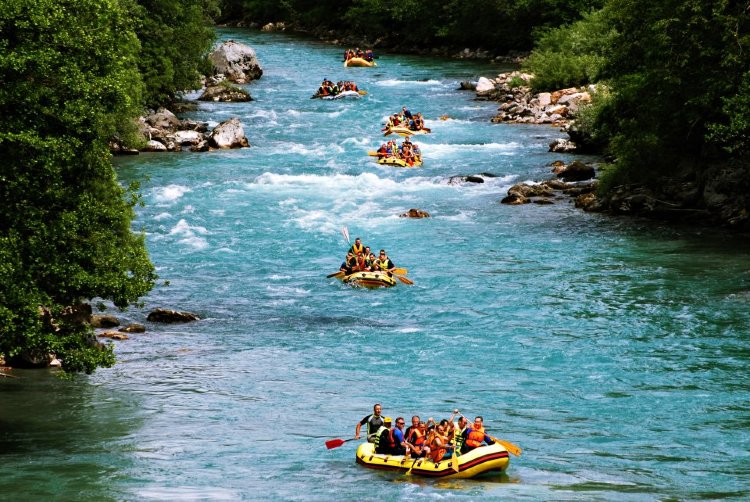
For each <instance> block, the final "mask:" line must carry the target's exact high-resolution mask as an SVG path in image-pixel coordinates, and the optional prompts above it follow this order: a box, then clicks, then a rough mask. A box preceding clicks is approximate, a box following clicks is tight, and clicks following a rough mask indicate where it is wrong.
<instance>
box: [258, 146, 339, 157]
mask: <svg viewBox="0 0 750 502" xmlns="http://www.w3.org/2000/svg"><path fill="white" fill-rule="evenodd" d="M269 153H270V154H271V155H294V154H297V155H305V156H312V157H328V156H331V155H334V154H337V153H344V147H342V146H341V145H337V144H335V143H329V144H326V145H323V144H320V143H314V144H313V145H310V146H308V145H303V144H302V143H278V144H277V145H276V146H275V147H274V148H273V149H272V150H271V151H270V152H269Z"/></svg>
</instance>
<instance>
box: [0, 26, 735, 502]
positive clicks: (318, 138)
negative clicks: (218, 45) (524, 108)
mask: <svg viewBox="0 0 750 502" xmlns="http://www.w3.org/2000/svg"><path fill="white" fill-rule="evenodd" d="M219 36H220V39H222V40H224V39H234V40H237V41H241V42H243V43H246V44H248V45H251V46H252V47H254V48H255V49H256V50H257V53H258V57H259V59H260V62H261V64H262V65H263V67H264V70H265V73H264V75H263V77H262V78H261V79H260V80H258V81H255V82H252V83H251V84H249V85H247V86H246V88H247V89H248V90H249V91H250V93H251V95H252V96H253V98H254V99H255V100H254V101H252V102H249V103H201V104H200V106H199V108H198V110H197V111H196V112H191V113H190V114H189V117H191V118H194V119H198V120H204V121H208V122H210V123H211V124H216V123H218V122H221V121H223V120H225V119H227V118H230V117H238V118H239V119H240V120H241V121H242V123H243V125H244V127H245V131H246V134H247V136H248V138H249V140H250V143H251V147H250V148H246V149H239V150H231V151H217V152H209V153H188V152H183V153H181V154H166V153H162V154H142V155H139V156H137V157H130V158H119V159H116V167H117V170H118V176H119V178H120V179H121V181H122V182H124V183H128V182H131V181H135V180H139V181H140V182H141V191H142V193H143V198H144V202H145V206H144V207H141V208H138V218H137V220H136V221H135V222H134V228H135V229H136V230H139V231H140V230H143V231H144V232H145V233H146V236H147V243H148V248H149V252H150V254H151V258H152V260H153V262H154V263H155V265H156V266H157V269H158V273H159V275H160V278H161V279H160V282H159V285H158V286H157V287H156V288H155V289H154V290H153V291H152V292H151V294H150V295H149V296H148V297H146V298H145V299H144V301H145V306H144V307H143V308H134V309H131V310H129V311H128V312H126V313H124V314H118V315H119V316H120V318H121V319H122V321H123V322H131V321H133V322H142V323H145V324H146V325H147V327H148V331H147V332H146V333H144V334H133V335H131V339H130V340H127V341H121V342H116V344H117V345H116V353H117V356H118V363H117V365H116V366H115V367H113V368H110V369H100V370H98V371H97V372H96V373H95V374H93V375H91V376H85V375H80V376H76V377H74V378H73V379H71V380H64V379H59V378H57V377H56V376H54V374H53V372H47V371H17V372H16V373H15V374H16V375H18V376H20V377H21V378H17V379H0V459H1V460H2V462H0V499H6V500H11V499H12V500H23V499H28V500H31V499H38V500H52V499H56V500H97V501H98V500H404V499H410V500H412V499H450V500H454V499H458V500H482V499H493V500H496V499H499V498H501V497H502V498H509V499H513V500H689V499H736V500H740V499H747V498H748V497H750V435H748V428H749V427H750V397H749V396H750V378H748V373H747V372H748V367H749V363H750V344H749V343H748V341H749V337H750V334H749V333H748V327H750V310H749V309H748V308H747V306H748V301H749V300H750V253H748V249H750V248H748V241H747V239H746V238H743V237H738V236H731V235H727V234H725V233H722V232H720V231H716V230H712V229H690V228H673V227H668V226H662V225H660V224H657V223H653V222H646V221H641V220H635V219H618V218H611V217H608V216H604V215H598V214H586V213H582V212H580V211H579V210H577V209H575V208H574V207H573V205H572V204H571V203H570V201H569V200H567V199H559V200H556V201H555V204H553V205H546V206H540V205H535V204H530V205H526V206H522V207H510V206H506V205H502V204H500V202H499V201H500V199H501V198H502V197H503V196H505V194H506V192H507V189H508V188H509V187H510V186H511V185H512V184H513V183H517V182H520V181H526V180H535V181H540V180H543V179H546V178H547V177H549V176H550V169H551V168H550V163H551V162H552V161H554V160H557V159H563V160H566V161H570V160H572V159H574V158H576V157H575V156H570V155H568V156H561V155H559V154H551V153H548V152H547V149H548V144H549V142H550V141H551V140H552V139H554V138H557V137H561V136H562V134H561V133H560V132H559V131H558V130H556V129H554V128H550V127H546V126H523V125H510V124H492V123H490V118H491V117H492V116H493V115H494V113H495V110H496V106H497V105H496V104H495V103H488V102H481V101H475V100H474V99H473V98H474V95H473V93H470V92H469V93H467V92H462V91H458V90H456V89H457V87H458V83H459V82H460V81H462V80H476V78H478V77H479V76H493V75H495V74H497V73H499V72H500V71H503V70H504V68H502V67H498V66H493V65H489V64H485V63H477V62H466V61H458V60H452V59H441V58H431V57H418V56H404V55H393V54H387V53H384V54H380V57H379V59H378V60H377V61H378V66H377V67H376V68H351V69H345V68H343V66H342V62H341V55H342V49H341V48H340V47H333V46H328V45H324V44H321V43H317V42H313V41H309V40H305V39H300V38H295V37H291V36H288V35H284V34H264V33H260V32H256V31H244V30H230V29H223V30H220V31H219ZM324 77H326V78H329V79H331V80H334V81H335V80H340V79H352V80H354V81H356V82H357V84H359V86H360V88H361V89H365V90H367V92H368V94H367V95H366V96H364V97H362V98H361V99H359V100H351V101H346V100H336V101H321V100H311V99H309V98H310V96H311V95H312V94H313V93H314V92H315V90H316V89H317V87H318V85H320V82H321V80H322V79H323V78H324ZM403 105H407V106H408V107H409V108H410V109H411V111H412V112H417V111H420V112H422V113H423V115H424V116H425V117H426V118H427V126H428V127H431V128H432V130H433V133H432V134H430V135H425V136H420V137H418V138H417V140H416V142H417V143H418V144H419V145H420V146H421V148H422V151H423V155H424V159H425V161H424V167H422V168H420V169H409V170H401V169H394V168H390V167H386V166H378V165H377V164H376V163H375V162H374V161H373V159H372V158H370V157H368V156H367V151H368V150H373V149H375V148H377V147H378V146H379V145H380V143H381V142H382V141H383V136H382V133H381V132H380V127H381V126H382V123H383V121H384V119H385V118H386V116H387V115H388V114H389V113H392V112H395V111H397V110H399V109H400V108H401V106H403ZM441 115H448V116H449V117H450V120H445V121H442V120H439V119H438V117H440V116H441ZM476 173H490V174H492V175H493V177H488V178H486V182H485V183H483V184H460V183H459V184H450V183H449V182H448V180H449V178H450V177H451V176H456V175H468V174H476ZM409 208H419V209H421V210H424V211H427V212H429V213H431V214H432V217H431V218H427V219H421V220H414V219H408V218H399V214H401V213H404V212H405V211H407V210H408V209H409ZM342 227H347V228H348V230H349V232H350V235H351V238H352V239H353V238H354V237H361V238H362V240H363V241H364V242H365V244H368V245H371V246H372V247H373V248H374V249H380V248H385V249H386V250H387V252H388V253H389V255H390V256H391V258H392V259H393V261H394V262H395V263H396V265H397V266H399V267H404V268H407V269H408V270H409V272H408V277H409V278H410V279H412V280H413V281H414V285H413V286H407V285H405V284H402V283H399V284H398V285H397V286H396V287H394V288H391V289H388V290H374V291H370V290H356V289H352V288H349V287H347V286H345V285H343V284H341V283H340V282H339V281H337V280H335V279H326V277H325V276H326V275H327V274H329V273H332V272H335V271H337V270H338V267H339V265H340V263H341V261H342V259H343V257H344V254H345V252H346V249H347V247H348V245H347V243H346V241H345V239H344V237H343V235H342V232H341V228H342ZM165 281H168V284H166V283H165ZM156 307H165V308H174V309H178V310H188V311H193V312H196V313H198V314H199V315H200V316H201V317H202V320H201V321H199V322H195V323H190V324H184V325H158V324H152V323H148V322H146V321H145V317H146V314H147V313H148V312H149V311H150V310H151V309H153V308H156ZM111 312H112V313H116V312H115V311H111ZM376 402H380V403H382V404H383V407H384V414H386V415H388V416H391V417H394V418H395V417H396V416H404V417H406V418H407V422H408V419H409V417H410V416H411V415H412V414H415V413H416V414H419V415H421V416H422V418H427V417H430V416H432V417H447V416H448V415H449V414H450V411H451V410H452V409H453V408H459V409H460V410H461V411H462V412H463V413H465V414H466V415H468V416H470V417H473V416H474V415H483V416H484V417H485V424H486V426H487V428H488V430H489V431H490V432H491V433H492V434H493V435H496V436H498V437H501V438H503V439H506V440H508V441H512V442H513V443H515V444H518V445H519V446H521V447H522V448H524V452H523V454H522V455H521V457H519V458H516V457H512V459H511V464H510V467H509V469H508V472H507V475H503V476H499V477H497V476H495V477H489V478H485V479H479V480H460V481H430V480H422V479H419V478H416V479H415V478H413V477H406V476H400V475H397V474H393V473H381V472H377V471H372V470H368V469H365V468H363V467H361V466H358V465H356V464H355V462H354V450H355V448H356V444H355V442H349V443H347V444H346V445H344V446H342V447H340V448H336V449H333V450H330V451H329V450H326V448H325V446H324V443H325V441H326V440H327V439H332V438H349V437H352V436H353V433H354V427H355V425H356V423H357V421H358V420H360V419H361V418H362V417H363V416H365V415H366V414H367V413H368V412H369V410H371V409H372V405H373V404H374V403H376Z"/></svg>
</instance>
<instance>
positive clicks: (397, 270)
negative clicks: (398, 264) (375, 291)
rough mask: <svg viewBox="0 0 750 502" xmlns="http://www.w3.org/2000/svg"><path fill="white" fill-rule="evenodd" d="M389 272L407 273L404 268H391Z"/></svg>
mask: <svg viewBox="0 0 750 502" xmlns="http://www.w3.org/2000/svg"><path fill="white" fill-rule="evenodd" d="M391 272H393V273H394V274H400V275H406V274H408V273H409V271H408V270H406V269H405V268H394V269H393V270H391Z"/></svg>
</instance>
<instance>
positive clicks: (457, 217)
mask: <svg viewBox="0 0 750 502" xmlns="http://www.w3.org/2000/svg"><path fill="white" fill-rule="evenodd" d="M476 215H477V213H476V211H459V212H458V214H451V215H447V216H446V215H440V214H438V215H435V214H433V215H432V216H433V217H434V218H435V219H439V220H446V221H458V222H462V221H473V220H474V219H475V218H476Z"/></svg>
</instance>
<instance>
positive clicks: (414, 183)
mask: <svg viewBox="0 0 750 502" xmlns="http://www.w3.org/2000/svg"><path fill="white" fill-rule="evenodd" d="M441 185H442V183H441V178H422V177H412V178H409V179H405V180H402V181H396V180H393V179H390V178H380V177H379V176H378V175H377V174H376V173H370V172H367V173H361V174H358V175H348V174H333V175H321V174H276V173H269V172H266V173H263V174H261V175H260V176H258V177H257V178H256V179H255V182H254V183H251V184H249V185H248V188H250V189H252V188H254V187H258V186H260V187H279V188H286V189H290V190H294V189H314V190H317V191H318V193H319V194H321V195H325V194H329V195H331V196H332V197H334V198H335V199H346V198H363V197H364V198H368V197H376V196H378V195H380V194H382V193H383V192H388V193H392V192H418V191H420V190H425V189H435V188H440V186H441Z"/></svg>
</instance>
